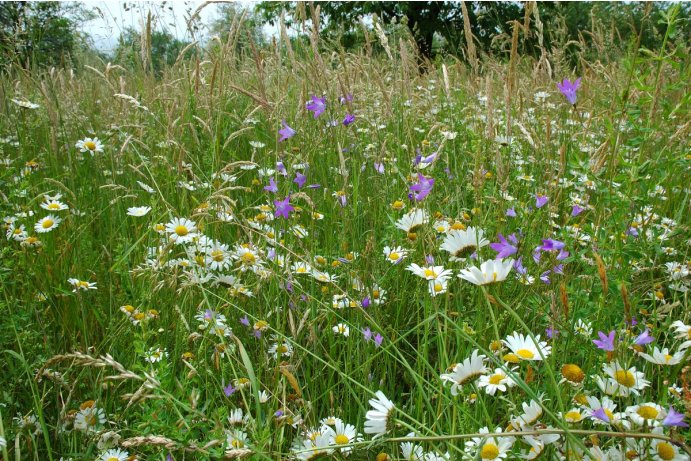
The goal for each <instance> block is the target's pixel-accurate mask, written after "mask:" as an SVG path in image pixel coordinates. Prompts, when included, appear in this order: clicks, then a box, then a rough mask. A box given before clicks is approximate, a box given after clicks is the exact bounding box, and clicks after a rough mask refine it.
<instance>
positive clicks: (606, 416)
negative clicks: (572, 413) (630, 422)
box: [586, 396, 622, 424]
mask: <svg viewBox="0 0 691 461" xmlns="http://www.w3.org/2000/svg"><path fill="white" fill-rule="evenodd" d="M586 400H587V402H588V403H587V407H588V409H589V410H590V418H591V419H592V420H593V421H594V422H595V423H596V424H619V423H621V422H622V414H621V413H615V412H614V410H616V408H617V404H616V403H614V402H613V401H612V400H611V399H610V398H609V397H603V398H602V399H598V398H597V397H594V396H587V397H586Z"/></svg>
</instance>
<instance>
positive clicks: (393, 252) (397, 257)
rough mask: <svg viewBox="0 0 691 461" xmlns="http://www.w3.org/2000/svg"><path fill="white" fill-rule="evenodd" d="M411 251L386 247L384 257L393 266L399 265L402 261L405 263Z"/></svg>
mask: <svg viewBox="0 0 691 461" xmlns="http://www.w3.org/2000/svg"><path fill="white" fill-rule="evenodd" d="M409 252H410V250H406V249H405V248H403V247H394V248H390V247H388V246H387V247H384V257H385V258H386V260H387V261H388V262H390V263H391V264H398V263H400V262H401V261H403V260H404V259H405V258H406V256H408V253H409Z"/></svg>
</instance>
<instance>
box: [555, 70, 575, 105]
mask: <svg viewBox="0 0 691 461" xmlns="http://www.w3.org/2000/svg"><path fill="white" fill-rule="evenodd" d="M580 86H581V78H580V77H579V78H577V79H576V80H574V81H573V82H571V80H569V79H568V78H565V79H564V80H563V81H562V82H561V83H557V88H559V91H561V94H563V95H564V97H565V98H566V100H567V101H569V104H571V105H572V106H573V105H575V104H576V92H577V91H578V88H580Z"/></svg>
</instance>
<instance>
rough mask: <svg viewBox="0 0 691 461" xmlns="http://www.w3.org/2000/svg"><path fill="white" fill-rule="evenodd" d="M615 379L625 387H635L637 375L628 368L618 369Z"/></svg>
mask: <svg viewBox="0 0 691 461" xmlns="http://www.w3.org/2000/svg"><path fill="white" fill-rule="evenodd" d="M614 379H615V380H616V381H617V382H618V383H619V384H621V385H622V386H625V387H633V386H634V384H636V377H635V376H634V375H633V373H631V372H630V371H628V370H618V371H617V372H616V373H614Z"/></svg>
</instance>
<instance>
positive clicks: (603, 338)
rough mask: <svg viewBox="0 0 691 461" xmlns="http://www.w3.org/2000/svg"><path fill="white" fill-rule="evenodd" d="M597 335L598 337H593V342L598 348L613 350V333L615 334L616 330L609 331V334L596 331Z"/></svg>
mask: <svg viewBox="0 0 691 461" xmlns="http://www.w3.org/2000/svg"><path fill="white" fill-rule="evenodd" d="M597 335H598V336H599V337H600V339H593V344H595V345H596V346H597V348H598V349H602V350H603V351H607V352H611V351H613V350H614V335H616V331H614V330H612V331H610V332H609V335H606V334H604V333H603V332H602V331H598V332H597Z"/></svg>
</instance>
